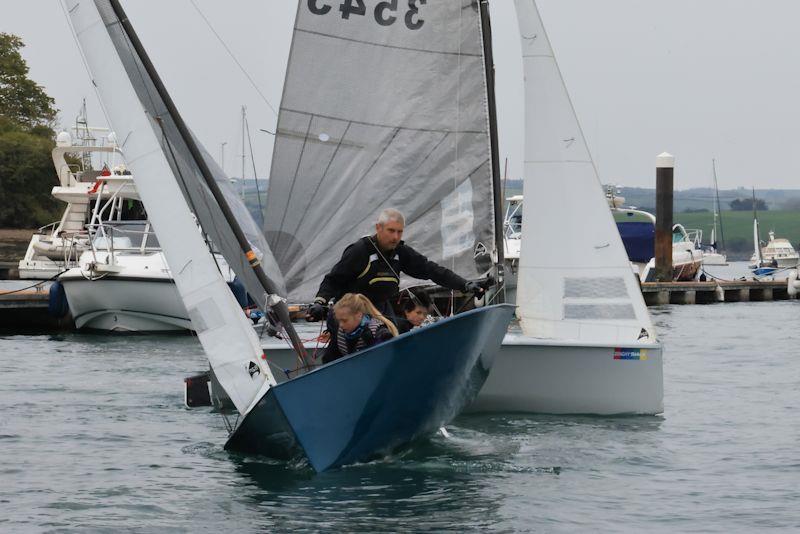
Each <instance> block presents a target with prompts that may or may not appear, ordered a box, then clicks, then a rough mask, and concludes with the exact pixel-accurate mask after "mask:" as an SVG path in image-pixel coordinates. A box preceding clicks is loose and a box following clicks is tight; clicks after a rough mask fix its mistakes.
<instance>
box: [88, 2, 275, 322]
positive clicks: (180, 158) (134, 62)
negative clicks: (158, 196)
mask: <svg viewBox="0 0 800 534" xmlns="http://www.w3.org/2000/svg"><path fill="white" fill-rule="evenodd" d="M95 4H96V6H97V9H98V11H99V12H100V15H101V17H102V19H103V23H104V24H105V25H106V29H107V31H108V33H109V35H110V37H111V41H112V42H113V44H114V48H115V49H116V52H117V54H118V55H119V57H120V59H121V60H122V63H123V65H124V67H125V71H126V73H127V75H128V77H129V79H130V81H131V84H132V85H133V88H134V90H135V92H136V94H137V96H138V97H139V100H140V101H141V103H142V106H143V107H144V110H145V112H146V113H147V114H148V115H149V116H150V117H151V119H152V120H151V125H152V127H153V129H154V130H155V132H156V135H157V137H158V138H159V139H160V140H161V147H162V150H163V151H164V153H165V155H166V156H167V160H168V161H169V164H170V167H171V169H172V172H173V174H174V175H175V178H176V179H177V181H178V183H179V185H180V188H181V191H182V192H183V194H184V197H185V199H186V202H187V203H188V204H189V207H190V209H191V211H192V212H193V213H194V215H195V217H196V218H197V221H198V223H199V224H200V226H201V227H202V230H203V232H204V234H205V235H206V236H207V239H208V240H209V241H210V243H209V245H210V246H211V247H212V248H213V249H214V250H215V251H218V252H220V253H222V255H223V256H224V257H225V259H226V261H227V262H228V264H229V265H230V266H231V268H233V270H234V272H235V273H236V274H237V275H238V277H239V278H240V279H241V280H242V283H243V284H244V285H245V287H246V289H247V291H248V293H249V294H250V296H251V297H252V298H253V299H255V300H256V302H257V303H258V304H259V306H261V307H262V308H264V306H265V292H264V289H263V287H262V284H261V283H260V282H259V280H258V278H257V276H256V275H255V274H254V272H253V270H252V269H251V267H250V264H249V261H248V259H247V257H246V256H245V254H244V252H243V251H242V249H241V247H240V246H239V244H238V243H237V240H236V238H235V235H234V231H233V229H232V228H231V226H230V224H229V223H228V222H227V220H226V218H225V217H224V216H223V213H222V211H221V209H220V206H219V204H218V203H217V202H216V201H215V200H214V198H213V196H212V194H211V192H210V190H209V188H208V186H207V185H206V183H205V182H204V180H203V177H202V173H201V171H200V169H199V167H198V164H197V162H196V160H195V159H194V158H193V157H192V155H191V152H190V150H189V147H188V146H187V144H186V142H185V141H184V139H183V137H182V136H181V135H180V132H179V130H178V128H177V125H176V123H175V121H174V119H173V118H172V116H171V115H170V113H169V112H168V110H167V106H166V104H165V103H164V101H163V100H162V99H161V97H160V96H159V93H158V91H157V89H156V87H155V85H154V83H153V81H152V79H151V78H150V76H148V74H147V72H146V69H145V68H144V66H143V64H142V60H141V58H140V57H139V55H138V54H137V53H136V51H135V50H134V47H133V46H132V45H131V43H130V40H129V38H128V36H127V34H126V33H125V31H124V30H123V28H122V27H121V25H120V24H119V19H118V18H117V16H116V14H115V13H114V10H113V8H112V6H111V2H110V1H109V0H95ZM129 133H130V132H117V136H118V138H119V139H121V140H122V143H123V149H124V140H125V138H126V136H127V135H129ZM195 141H196V139H195ZM197 144H198V145H199V142H197ZM200 149H201V151H202V156H203V159H204V160H205V163H206V165H207V166H208V167H209V169H210V170H211V173H212V174H213V176H214V180H215V181H216V183H217V184H218V185H219V187H220V189H221V190H222V192H223V194H224V196H225V199H226V200H227V203H228V206H229V207H230V208H231V211H233V213H234V215H235V218H236V221H237V223H238V224H239V226H240V227H241V229H242V230H243V231H244V233H245V235H246V237H247V239H248V240H249V242H250V245H251V246H252V247H253V250H254V252H256V254H257V255H258V256H259V259H260V260H261V263H262V265H263V266H264V271H265V272H267V273H268V274H269V276H270V278H271V279H272V281H273V282H274V283H275V285H276V286H277V288H278V293H279V294H284V284H283V277H282V275H281V273H280V270H279V269H278V266H277V263H276V261H275V260H274V258H273V256H272V253H271V251H270V249H269V245H268V244H267V242H266V240H265V239H264V236H263V234H262V233H261V231H260V229H259V227H258V225H257V224H256V223H255V221H254V220H253V218H252V217H251V216H250V213H249V212H248V211H247V208H246V207H245V206H244V203H243V202H242V201H241V199H240V198H239V197H238V196H237V195H236V193H235V192H234V191H233V188H232V187H231V185H230V181H229V180H228V177H227V176H226V175H225V173H224V172H223V171H222V169H220V168H219V166H218V165H217V164H216V162H215V161H214V160H213V158H212V157H211V156H210V155H209V154H208V152H207V151H206V150H205V149H203V148H202V147H200ZM164 179H168V178H167V177H165V178H164ZM169 179H172V177H169ZM156 231H159V229H158V228H156ZM172 268H173V269H174V268H175V266H172Z"/></svg>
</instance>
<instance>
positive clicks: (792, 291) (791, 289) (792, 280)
mask: <svg viewBox="0 0 800 534" xmlns="http://www.w3.org/2000/svg"><path fill="white" fill-rule="evenodd" d="M798 289H800V283H798V281H797V269H792V270H791V271H789V280H788V282H787V285H786V292H787V293H788V294H789V297H791V298H796V297H797V293H798V291H797V290H798Z"/></svg>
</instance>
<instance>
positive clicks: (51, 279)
mask: <svg viewBox="0 0 800 534" xmlns="http://www.w3.org/2000/svg"><path fill="white" fill-rule="evenodd" d="M67 271H69V269H64V270H63V271H61V272H60V273H58V274H56V275H55V276H52V277H50V278H48V279H47V280H41V281H39V282H36V283H35V284H33V285H30V286H27V287H23V288H20V289H14V290H13V291H2V292H0V296H6V295H13V294H14V293H21V292H22V291H27V290H29V289H33V288H34V287H39V286H41V285H42V284H45V283H47V282H52V281H54V280H56V279H57V278H58V277H59V276H61V275H62V274H64V273H65V272H67Z"/></svg>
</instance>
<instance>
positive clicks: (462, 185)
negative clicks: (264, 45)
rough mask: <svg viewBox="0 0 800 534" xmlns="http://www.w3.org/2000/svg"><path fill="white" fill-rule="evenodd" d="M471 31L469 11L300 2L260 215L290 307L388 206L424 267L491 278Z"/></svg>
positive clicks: (483, 111) (484, 137) (471, 1)
mask: <svg viewBox="0 0 800 534" xmlns="http://www.w3.org/2000/svg"><path fill="white" fill-rule="evenodd" d="M484 1H485V0H482V1H481V2H480V4H482V3H483V2H484ZM367 4H369V5H367ZM484 7H485V6H484ZM482 29H483V27H482V23H481V6H480V5H479V2H478V1H477V0H446V1H445V0H436V1H428V2H426V1H424V0H410V1H404V2H397V1H396V0H395V1H382V2H364V1H362V0H344V1H339V0H336V1H334V0H302V1H300V3H299V7H298V12H297V18H296V23H295V28H294V37H293V43H292V49H291V53H290V57H289V64H288V68H287V74H286V81H285V85H284V92H283V99H282V103H281V108H280V113H279V119H278V128H277V134H276V140H275V149H274V152H273V160H272V169H271V173H270V181H269V190H268V195H267V204H266V207H265V213H264V221H265V223H264V230H265V235H266V236H267V238H268V241H269V244H270V246H271V248H272V250H273V252H274V253H275V257H276V259H277V261H278V264H279V266H280V268H281V270H282V271H283V273H284V276H285V279H286V286H287V289H288V295H289V298H290V299H291V300H294V301H300V302H302V301H309V300H311V299H312V298H313V297H314V295H315V291H316V289H317V286H318V284H319V282H320V280H321V279H322V276H323V275H324V274H325V273H326V272H328V271H329V270H330V268H331V266H332V265H333V264H334V263H335V262H336V261H337V260H338V258H339V255H340V254H341V252H342V250H343V249H344V248H345V246H346V245H348V244H349V243H351V242H353V241H355V240H356V239H357V238H358V237H360V236H363V235H365V234H368V233H371V232H372V229H373V224H374V222H375V220H376V218H377V215H378V213H379V212H380V211H381V210H382V209H384V208H386V207H395V208H398V209H400V210H402V211H403V212H404V214H405V216H406V232H405V236H406V237H407V238H408V239H409V240H410V241H411V243H413V246H414V248H415V249H417V250H419V251H420V252H421V253H423V254H425V255H426V256H428V257H429V258H430V259H432V260H434V261H437V262H440V263H442V264H444V265H447V266H448V267H450V268H452V269H453V270H455V271H456V272H458V273H459V274H461V275H462V276H465V277H477V276H480V275H483V274H485V273H486V271H487V270H488V269H489V268H490V267H491V260H492V258H493V257H494V258H495V259H496V254H497V251H496V246H495V230H496V226H497V225H496V222H495V208H494V205H495V194H494V192H493V180H492V177H493V172H495V171H496V169H493V167H492V149H491V140H490V133H491V132H490V123H491V120H490V109H489V108H490V104H489V102H487V71H486V69H485V56H484V46H483V35H482Z"/></svg>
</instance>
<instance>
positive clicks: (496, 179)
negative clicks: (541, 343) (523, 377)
mask: <svg viewBox="0 0 800 534" xmlns="http://www.w3.org/2000/svg"><path fill="white" fill-rule="evenodd" d="M479 4H480V12H481V31H482V33H483V60H484V66H485V69H486V97H487V99H488V102H489V141H490V144H491V152H492V162H491V164H492V191H493V193H494V194H493V195H492V196H493V197H494V242H495V249H496V250H497V265H496V268H497V277H498V280H497V282H498V284H500V286H501V287H502V284H503V263H504V261H505V254H504V239H503V185H502V183H501V178H500V155H499V154H498V149H499V143H498V136H497V100H496V98H495V92H494V56H493V55H492V25H491V21H490V17H489V0H479Z"/></svg>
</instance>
